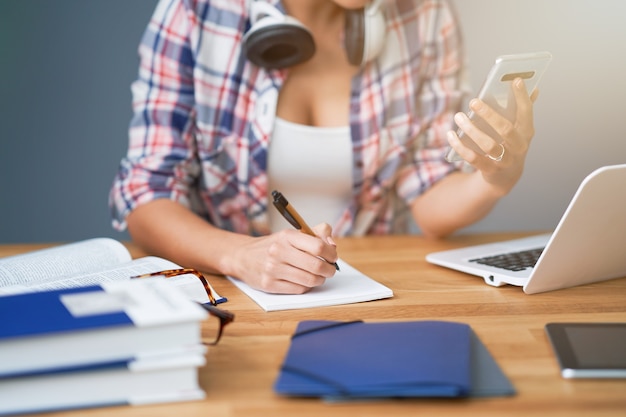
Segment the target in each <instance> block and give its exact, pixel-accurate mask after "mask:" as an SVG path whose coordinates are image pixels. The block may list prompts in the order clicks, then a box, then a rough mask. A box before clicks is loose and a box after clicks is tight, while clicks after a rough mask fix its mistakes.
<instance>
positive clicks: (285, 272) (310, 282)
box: [232, 224, 338, 294]
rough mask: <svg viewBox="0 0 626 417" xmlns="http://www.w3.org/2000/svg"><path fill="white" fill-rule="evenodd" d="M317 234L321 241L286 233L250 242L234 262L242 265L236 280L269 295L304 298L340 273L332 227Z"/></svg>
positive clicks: (324, 226) (322, 226)
mask: <svg viewBox="0 0 626 417" xmlns="http://www.w3.org/2000/svg"><path fill="white" fill-rule="evenodd" d="M313 230H314V231H315V233H317V235H318V236H317V237H313V236H309V235H307V234H305V233H302V232H299V231H297V230H282V231H280V232H277V233H273V234H271V235H268V236H263V237H255V238H251V239H249V240H248V242H247V243H245V244H244V245H242V246H240V247H238V248H237V249H236V253H235V254H234V257H233V258H232V259H236V260H237V263H238V266H234V267H233V269H235V270H236V274H235V275H233V276H234V277H235V278H238V279H241V280H242V281H244V282H246V283H247V284H248V285H250V286H251V287H253V288H255V289H258V290H261V291H265V292H268V293H279V294H302V293H305V292H307V291H309V290H310V289H312V288H314V287H317V286H320V285H322V284H323V283H324V282H326V279H328V278H331V277H332V276H333V275H334V274H335V272H336V269H335V266H334V264H333V263H334V262H336V261H337V258H338V256H337V247H336V245H335V242H334V241H333V240H332V238H331V229H330V226H329V225H327V224H320V225H318V226H316V227H314V228H313Z"/></svg>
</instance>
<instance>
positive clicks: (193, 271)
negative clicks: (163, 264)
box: [131, 268, 217, 306]
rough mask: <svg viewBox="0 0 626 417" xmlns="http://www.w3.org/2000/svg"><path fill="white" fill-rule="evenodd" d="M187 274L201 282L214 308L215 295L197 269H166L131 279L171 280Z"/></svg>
mask: <svg viewBox="0 0 626 417" xmlns="http://www.w3.org/2000/svg"><path fill="white" fill-rule="evenodd" d="M187 274H192V275H195V276H196V277H197V278H198V279H199V280H200V282H202V286H204V291H206V295H207V296H208V297H209V301H210V302H211V304H212V305H214V306H216V305H217V300H216V298H215V293H214V292H213V289H212V288H211V286H210V285H209V281H207V279H206V278H205V277H204V275H202V273H201V272H200V271H198V270H197V269H193V268H178V269H166V270H165V271H158V272H152V273H150V274H141V275H135V276H134V277H131V278H149V277H165V278H172V277H177V276H179V275H187Z"/></svg>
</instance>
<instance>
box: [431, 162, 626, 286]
mask: <svg viewBox="0 0 626 417" xmlns="http://www.w3.org/2000/svg"><path fill="white" fill-rule="evenodd" d="M426 260H427V261H428V262H430V263H433V264H436V265H441V266H444V267H447V268H452V269H456V270H459V271H462V272H466V273H468V274H472V275H478V276H481V277H483V278H484V280H485V282H486V283H487V284H490V285H494V286H501V285H504V284H511V285H517V286H522V287H524V292H525V293H527V294H535V293H540V292H545V291H552V290H557V289H561V288H568V287H573V286H576V285H582V284H589V283H592V282H598V281H604V280H607V279H611V278H619V277H625V276H626V164H623V165H613V166H605V167H602V168H599V169H597V170H595V171H594V172H592V173H591V174H589V175H588V176H587V177H586V178H585V179H584V180H583V182H582V183H581V185H580V186H579V188H578V190H577V191H576V194H575V195H574V197H573V198H572V201H571V202H570V204H569V206H568V207H567V210H566V211H565V213H564V214H563V217H562V218H561V220H560V221H559V224H558V225H557V227H556V229H555V230H554V232H553V233H552V234H545V235H538V236H531V237H528V238H522V239H515V240H510V241H505V242H497V243H490V244H484V245H476V246H469V247H465V248H460V249H454V250H447V251H442V252H435V253H430V254H428V255H427V256H426Z"/></svg>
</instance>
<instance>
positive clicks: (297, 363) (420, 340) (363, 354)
mask: <svg viewBox="0 0 626 417" xmlns="http://www.w3.org/2000/svg"><path fill="white" fill-rule="evenodd" d="M274 389H275V391H276V392H277V393H279V394H283V395H289V396H300V397H323V398H326V399H331V400H342V399H345V400H348V399H354V398H382V397H473V396H501V395H512V394H514V393H515V389H514V387H513V386H512V385H511V383H510V381H509V380H508V378H507V377H506V376H505V375H504V373H503V372H502V371H501V370H500V368H499V366H498V364H497V363H496V362H495V361H494V359H493V358H492V357H491V355H490V354H489V351H488V350H487V349H486V348H485V346H484V345H483V344H482V342H481V341H480V339H479V338H478V337H477V336H476V335H475V333H474V332H473V331H472V329H471V328H470V327H469V326H468V325H466V324H463V323H454V322H445V321H407V322H377V323H365V322H360V321H357V322H337V321H303V322H300V323H299V325H298V327H297V330H296V332H295V334H294V335H293V337H292V342H291V346H290V348H289V351H288V352H287V356H286V357H285V360H284V362H283V366H282V368H281V372H280V374H279V376H278V379H277V380H276V383H275V386H274Z"/></svg>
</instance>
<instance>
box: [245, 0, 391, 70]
mask: <svg viewBox="0 0 626 417" xmlns="http://www.w3.org/2000/svg"><path fill="white" fill-rule="evenodd" d="M380 3H381V0H374V1H372V2H371V3H370V4H369V5H368V6H366V7H365V8H363V9H359V10H346V11H345V35H344V48H345V50H346V54H347V57H348V61H349V62H350V64H352V65H363V64H365V63H366V62H368V61H370V60H371V59H373V58H375V57H376V56H377V55H378V54H379V53H380V51H381V49H382V47H383V44H384V40H385V34H386V25H385V17H384V15H383V13H382V11H381V8H380ZM250 20H251V22H252V27H251V28H250V30H249V31H248V32H247V33H246V34H245V35H244V37H243V50H244V53H245V55H246V57H247V58H248V59H249V60H250V61H251V62H253V63H254V64H256V65H258V66H260V67H263V68H267V69H280V68H286V67H290V66H293V65H297V64H300V63H302V62H305V61H307V60H308V59H310V58H311V57H312V56H313V54H314V53H315V42H314V41H313V36H312V35H311V32H310V31H309V30H308V29H307V28H306V27H305V26H304V25H303V24H302V23H300V21H298V20H297V19H294V18H293V17H291V16H287V15H284V14H283V13H281V12H280V11H279V10H278V9H277V8H276V7H274V6H272V5H271V4H269V3H267V2H265V1H258V0H253V1H252V4H251V6H250Z"/></svg>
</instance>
